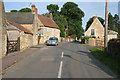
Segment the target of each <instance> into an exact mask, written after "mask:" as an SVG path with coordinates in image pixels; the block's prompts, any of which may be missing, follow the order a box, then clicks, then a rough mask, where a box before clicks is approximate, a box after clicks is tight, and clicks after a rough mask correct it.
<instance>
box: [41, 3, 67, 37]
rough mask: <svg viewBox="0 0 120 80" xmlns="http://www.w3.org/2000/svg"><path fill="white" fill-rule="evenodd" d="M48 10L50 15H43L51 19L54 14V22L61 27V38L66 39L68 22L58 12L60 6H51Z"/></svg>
mask: <svg viewBox="0 0 120 80" xmlns="http://www.w3.org/2000/svg"><path fill="white" fill-rule="evenodd" d="M47 9H48V11H49V13H45V14H43V15H44V16H46V17H49V15H50V13H52V14H53V20H54V21H55V22H56V24H57V25H58V26H59V27H60V36H61V37H66V32H65V28H66V26H67V20H66V18H65V17H64V16H63V15H61V14H60V13H59V12H58V10H59V7H58V5H55V4H50V5H48V6H47Z"/></svg>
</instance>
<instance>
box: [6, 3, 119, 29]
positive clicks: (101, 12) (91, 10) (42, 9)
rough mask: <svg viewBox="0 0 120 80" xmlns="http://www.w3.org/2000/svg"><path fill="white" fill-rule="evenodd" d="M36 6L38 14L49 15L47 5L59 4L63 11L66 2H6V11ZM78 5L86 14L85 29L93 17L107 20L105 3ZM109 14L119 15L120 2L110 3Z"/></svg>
mask: <svg viewBox="0 0 120 80" xmlns="http://www.w3.org/2000/svg"><path fill="white" fill-rule="evenodd" d="M30 3H32V4H35V5H36V8H38V13H39V14H43V13H47V12H48V10H47V5H49V4H57V5H58V6H59V8H60V10H61V7H62V6H63V5H64V4H65V3H66V2H5V3H4V4H5V11H6V12H10V10H20V9H22V8H26V7H28V8H31V5H30ZM75 3H76V4H78V7H79V8H80V9H81V10H82V11H83V12H84V13H85V16H84V18H83V19H82V20H83V22H82V23H83V25H82V27H83V28H84V29H85V27H86V23H87V21H88V20H89V19H90V18H91V17H93V16H98V17H102V18H103V19H105V2H78V1H77V2H75ZM109 12H111V13H112V15H115V14H118V2H109Z"/></svg>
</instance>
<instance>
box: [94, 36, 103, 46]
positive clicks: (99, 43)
mask: <svg viewBox="0 0 120 80" xmlns="http://www.w3.org/2000/svg"><path fill="white" fill-rule="evenodd" d="M96 47H104V39H100V38H96Z"/></svg>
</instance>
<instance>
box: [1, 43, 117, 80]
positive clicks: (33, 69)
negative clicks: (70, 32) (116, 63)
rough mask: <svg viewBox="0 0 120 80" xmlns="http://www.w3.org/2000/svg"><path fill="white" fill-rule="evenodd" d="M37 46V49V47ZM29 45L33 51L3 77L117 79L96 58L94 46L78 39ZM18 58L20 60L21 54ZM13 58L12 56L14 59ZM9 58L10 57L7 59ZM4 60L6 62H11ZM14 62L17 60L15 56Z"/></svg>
mask: <svg viewBox="0 0 120 80" xmlns="http://www.w3.org/2000/svg"><path fill="white" fill-rule="evenodd" d="M36 48H37V49H36ZM36 48H30V50H26V52H23V53H21V55H22V54H24V55H25V54H26V56H27V55H28V54H32V55H29V56H27V57H26V58H24V59H22V60H20V61H19V62H18V63H16V64H14V65H13V66H11V67H10V68H8V69H6V70H4V71H3V73H4V74H3V78H115V77H116V76H115V74H113V73H112V72H111V71H110V70H109V69H108V68H106V67H105V66H104V65H102V64H101V63H100V62H98V61H97V60H96V59H94V58H93V56H92V55H91V53H89V51H88V50H89V49H91V48H93V47H91V46H85V45H80V44H79V43H77V42H71V43H62V44H59V45H58V46H46V47H43V48H41V49H39V47H36ZM15 58H18V59H21V58H20V54H19V55H18V56H17V55H16V57H15ZM11 59H12V58H11ZM7 61H9V60H7ZM7 61H5V60H3V63H4V65H5V64H8V63H9V62H7ZM12 61H15V60H14V59H13V60H12Z"/></svg>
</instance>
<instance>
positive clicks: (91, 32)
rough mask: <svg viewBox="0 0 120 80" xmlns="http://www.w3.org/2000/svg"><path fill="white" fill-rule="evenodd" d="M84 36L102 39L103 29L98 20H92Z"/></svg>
mask: <svg viewBox="0 0 120 80" xmlns="http://www.w3.org/2000/svg"><path fill="white" fill-rule="evenodd" d="M85 36H89V37H96V38H104V27H103V25H102V24H101V22H100V21H99V19H98V18H94V21H93V23H92V24H91V25H90V27H89V28H88V30H87V31H86V32H85Z"/></svg>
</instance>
